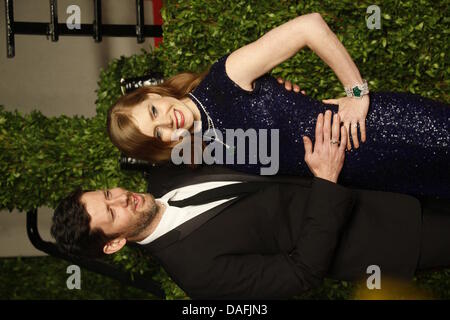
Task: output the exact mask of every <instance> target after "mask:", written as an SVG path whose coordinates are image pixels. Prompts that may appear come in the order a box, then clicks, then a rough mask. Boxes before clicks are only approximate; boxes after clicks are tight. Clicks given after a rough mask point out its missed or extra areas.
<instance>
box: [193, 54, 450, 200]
mask: <svg viewBox="0 0 450 320" xmlns="http://www.w3.org/2000/svg"><path fill="white" fill-rule="evenodd" d="M227 57H228V55H226V56H224V57H222V58H221V59H219V60H218V61H217V62H216V63H214V64H213V65H212V66H211V69H210V73H209V74H208V75H207V76H206V77H205V79H204V80H203V81H202V82H201V83H200V84H199V85H198V87H197V88H196V89H195V90H194V91H193V92H192V93H191V94H192V95H191V99H192V101H193V102H194V103H196V105H197V106H198V108H199V110H200V111H201V117H202V130H203V132H204V131H206V130H207V129H208V121H207V117H206V114H205V113H204V111H203V109H202V106H203V107H204V108H205V110H206V112H207V113H208V114H209V116H210V117H211V119H212V121H213V124H214V126H215V128H216V129H217V130H220V131H221V133H222V134H223V136H224V139H223V141H224V142H225V141H226V130H225V129H237V128H241V129H243V130H244V131H246V130H248V129H252V128H253V129H255V130H256V131H257V132H259V131H258V130H259V129H269V131H270V129H279V170H278V173H277V174H288V175H301V176H312V174H311V172H310V171H309V169H308V166H307V165H306V163H305V161H304V145H303V140H302V136H303V135H307V136H309V137H310V138H311V140H312V141H314V131H315V123H316V119H317V115H318V114H319V113H320V112H325V110H327V109H329V110H332V111H333V112H337V107H338V106H337V105H336V106H335V105H327V104H323V103H322V102H321V101H318V100H315V99H313V98H311V97H308V96H305V95H303V94H299V93H295V92H292V91H287V90H286V89H285V88H284V85H281V84H279V83H278V82H277V81H276V79H275V78H273V77H272V76H270V75H264V76H262V77H260V78H259V79H257V80H256V81H255V86H254V90H253V91H251V92H250V91H246V90H244V89H242V88H240V87H239V86H238V85H237V84H236V83H234V82H233V81H232V80H231V79H230V78H229V77H228V75H227V74H226V72H225V61H226V58H227ZM369 96H370V105H369V112H368V114H367V118H366V132H367V141H366V142H365V143H361V145H360V148H359V149H354V148H352V150H351V151H347V153H346V158H345V162H344V167H343V169H342V172H341V174H340V177H339V183H341V184H343V185H347V186H353V187H357V188H364V189H372V190H381V191H391V192H400V193H406V194H412V195H423V196H433V197H440V198H447V199H450V165H449V151H450V150H449V149H450V147H449V144H450V132H449V123H450V107H449V105H447V104H444V103H441V102H438V101H433V100H430V99H427V98H424V97H421V96H419V95H415V94H411V93H396V92H371V93H370V95H369ZM267 133H268V134H267V136H268V139H267V140H268V142H270V141H271V140H270V134H269V132H267ZM258 138H259V139H260V136H258ZM235 146H237V144H235ZM270 148H271V146H270V143H269V149H270ZM231 149H232V148H231ZM231 149H230V150H231ZM230 150H228V151H227V149H226V148H224V156H223V163H224V165H227V166H229V167H231V168H233V169H236V170H240V171H244V172H248V173H254V174H260V172H261V171H260V169H261V168H262V167H268V165H264V164H261V161H259V160H258V161H257V163H256V164H251V163H249V162H251V161H250V159H251V158H252V157H253V158H255V157H258V154H257V152H256V153H255V151H254V150H253V151H252V150H250V149H249V147H248V145H247V149H246V150H247V151H246V152H247V153H248V154H247V157H246V160H245V163H244V164H237V163H236V162H237V160H236V159H234V163H230V161H229V160H228V161H227V160H226V158H225V156H226V153H227V152H233V151H230ZM234 150H237V149H234ZM268 154H269V155H270V152H269V153H268ZM258 159H260V158H258ZM216 161H217V159H216ZM227 162H228V164H227Z"/></svg>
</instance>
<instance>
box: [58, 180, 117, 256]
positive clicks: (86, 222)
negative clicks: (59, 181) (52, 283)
mask: <svg viewBox="0 0 450 320" xmlns="http://www.w3.org/2000/svg"><path fill="white" fill-rule="evenodd" d="M84 192H86V191H83V190H81V189H77V190H75V191H73V192H72V193H71V194H69V195H68V196H67V197H66V198H64V199H63V200H61V202H60V203H59V204H58V206H57V207H56V209H55V212H54V214H53V224H52V227H51V235H52V236H53V238H55V240H56V245H57V246H58V249H59V250H60V251H61V252H64V253H67V254H70V255H78V256H87V257H101V256H103V255H104V252H103V247H104V246H105V245H106V244H107V243H108V242H109V241H110V240H112V239H115V238H116V237H118V236H119V235H118V234H114V235H106V234H105V233H104V232H103V230H101V229H99V228H94V229H91V227H90V222H91V216H90V215H89V213H88V212H87V210H86V207H85V205H84V204H83V203H82V202H81V196H82V195H83V194H84Z"/></svg>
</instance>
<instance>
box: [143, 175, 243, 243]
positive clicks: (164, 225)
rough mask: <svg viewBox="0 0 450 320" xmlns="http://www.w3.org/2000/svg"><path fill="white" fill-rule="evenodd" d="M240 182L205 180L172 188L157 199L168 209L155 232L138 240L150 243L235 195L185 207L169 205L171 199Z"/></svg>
mask: <svg viewBox="0 0 450 320" xmlns="http://www.w3.org/2000/svg"><path fill="white" fill-rule="evenodd" d="M240 182H241V181H214V182H204V183H198V184H193V185H190V186H186V187H182V188H178V189H175V190H172V191H170V192H168V193H166V194H165V195H164V196H163V197H162V198H159V199H156V200H157V201H160V202H162V203H163V204H164V206H165V208H166V209H165V210H164V212H163V215H162V217H161V220H160V221H159V223H158V225H157V226H156V228H155V230H153V232H152V233H151V234H150V235H149V236H148V237H147V238H145V239H144V240H142V241H140V242H138V244H141V245H144V244H149V243H150V242H152V241H154V240H156V239H158V238H159V237H161V236H162V235H164V234H166V233H167V232H169V231H171V230H173V229H175V228H176V227H178V226H179V225H181V224H182V223H184V222H186V221H188V220H190V219H192V218H195V217H196V216H198V215H199V214H201V213H203V212H206V211H208V210H210V209H212V208H214V207H216V206H218V205H221V204H222V203H224V202H227V201H229V200H232V199H234V198H235V197H231V198H228V199H222V200H217V201H213V202H210V203H206V204H202V205H196V206H186V207H184V208H178V207H174V206H169V204H168V201H169V200H183V199H186V198H189V197H191V196H193V195H196V194H197V193H199V192H202V191H205V190H209V189H213V188H218V187H221V186H225V185H229V184H233V183H240Z"/></svg>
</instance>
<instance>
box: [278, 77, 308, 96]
mask: <svg viewBox="0 0 450 320" xmlns="http://www.w3.org/2000/svg"><path fill="white" fill-rule="evenodd" d="M277 81H278V83H279V84H283V83H284V88H285V89H286V90H287V91H291V90H292V88H293V89H294V92H300V87H299V86H298V85H297V84H294V85H292V82H290V81H289V80H284V79H283V78H277ZM301 92H302V93H303V94H304V95H306V92H305V90H301Z"/></svg>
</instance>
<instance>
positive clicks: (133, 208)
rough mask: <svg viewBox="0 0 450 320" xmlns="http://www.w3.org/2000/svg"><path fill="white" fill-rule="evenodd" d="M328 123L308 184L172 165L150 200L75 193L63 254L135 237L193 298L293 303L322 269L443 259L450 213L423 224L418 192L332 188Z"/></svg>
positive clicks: (118, 192)
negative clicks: (412, 194) (182, 169)
mask: <svg viewBox="0 0 450 320" xmlns="http://www.w3.org/2000/svg"><path fill="white" fill-rule="evenodd" d="M331 118H332V116H331V112H329V111H327V112H326V113H325V116H324V115H322V114H320V115H319V117H318V119H317V125H316V132H315V142H314V148H312V142H311V140H310V139H309V138H307V137H305V138H304V143H305V161H306V162H307V164H308V166H309V168H310V170H311V172H312V173H313V174H314V178H313V179H312V180H309V179H299V178H289V177H271V178H268V177H257V176H249V175H245V174H241V173H236V172H234V173H232V174H230V171H227V170H226V169H223V168H222V169H219V170H212V168H209V167H205V168H202V169H201V170H199V171H194V172H192V173H191V174H181V175H180V174H178V171H176V170H175V171H173V172H171V175H170V176H169V175H166V176H165V177H163V178H165V180H164V181H163V182H162V184H161V185H162V187H161V188H160V190H159V191H158V197H159V198H156V199H155V197H153V196H152V195H151V194H136V193H131V192H128V191H126V190H123V189H121V188H114V189H110V190H104V191H101V190H97V191H92V192H82V191H77V192H75V193H72V194H71V195H70V196H69V197H67V198H66V199H64V200H63V201H62V202H61V203H60V205H59V206H58V207H57V209H56V210H55V215H54V218H53V221H54V224H53V226H52V235H53V236H54V237H55V239H56V242H57V244H58V245H59V247H60V248H61V250H65V251H67V252H72V253H75V254H83V255H89V256H99V255H102V254H112V253H114V252H117V251H119V250H120V249H121V248H123V246H124V245H125V244H126V243H127V241H130V242H137V243H139V244H141V245H142V246H143V248H144V249H146V250H148V252H149V253H150V254H152V255H153V256H154V257H155V258H157V259H158V260H159V261H160V263H161V264H162V266H163V267H164V268H165V270H166V271H167V272H168V274H169V275H170V276H171V277H172V279H173V280H174V281H175V282H176V283H177V284H178V285H179V286H180V287H181V288H182V289H183V290H185V292H186V293H187V294H188V295H189V296H190V297H191V298H206V299H210V298H249V299H250V298H289V297H291V296H293V295H297V294H300V293H301V292H303V291H305V290H308V289H311V288H313V287H315V286H317V285H319V284H320V283H321V281H322V279H323V278H324V277H326V276H327V277H331V278H335V279H340V280H359V279H362V278H364V277H367V276H368V275H367V273H366V270H367V268H368V267H369V266H371V265H376V266H378V267H379V268H380V270H381V273H382V277H383V276H395V277H402V278H411V277H412V276H413V275H414V273H415V272H416V271H417V270H418V269H424V268H429V267H439V266H445V265H448V264H450V254H449V253H450V239H449V238H450V237H449V236H447V230H449V229H448V228H450V216H443V215H436V214H426V215H424V221H423V223H422V213H421V206H420V203H419V201H418V200H417V199H416V198H413V197H410V196H406V195H399V194H393V193H385V192H375V191H363V190H352V189H349V188H345V187H343V186H340V185H338V184H337V181H338V176H339V172H340V171H341V168H342V165H343V162H344V157H345V148H346V142H347V134H346V131H345V129H344V128H343V127H342V128H341V129H340V120H339V116H338V115H335V116H334V118H333V121H331V120H332V119H331ZM339 135H340V138H339ZM339 140H340V143H339ZM268 181H269V182H268Z"/></svg>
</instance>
